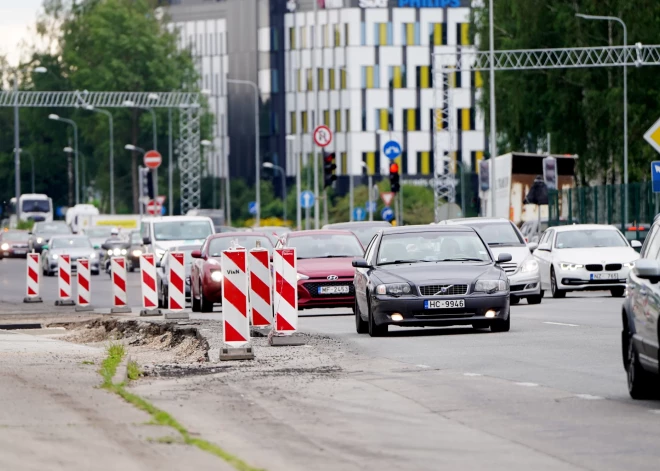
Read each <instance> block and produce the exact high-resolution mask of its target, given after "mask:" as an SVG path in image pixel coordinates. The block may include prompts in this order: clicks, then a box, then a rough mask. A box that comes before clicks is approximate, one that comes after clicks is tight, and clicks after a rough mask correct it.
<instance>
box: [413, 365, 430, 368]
mask: <svg viewBox="0 0 660 471" xmlns="http://www.w3.org/2000/svg"><path fill="white" fill-rule="evenodd" d="M415 366H416V367H417V368H431V367H430V366H429V365H415Z"/></svg>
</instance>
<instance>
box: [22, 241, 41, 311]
mask: <svg viewBox="0 0 660 471" xmlns="http://www.w3.org/2000/svg"><path fill="white" fill-rule="evenodd" d="M40 273H41V256H40V255H39V254H38V253H29V254H28V256H27V293H26V294H27V296H25V298H23V302H24V303H42V302H43V300H42V299H41V296H39V281H40V276H41V275H40Z"/></svg>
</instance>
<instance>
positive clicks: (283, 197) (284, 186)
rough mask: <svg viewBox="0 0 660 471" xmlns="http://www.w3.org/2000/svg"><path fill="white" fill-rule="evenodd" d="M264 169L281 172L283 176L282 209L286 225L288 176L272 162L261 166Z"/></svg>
mask: <svg viewBox="0 0 660 471" xmlns="http://www.w3.org/2000/svg"><path fill="white" fill-rule="evenodd" d="M261 165H262V166H263V168H270V169H273V170H277V171H278V172H280V175H281V176H282V207H283V215H282V216H283V219H284V222H285V223H286V174H285V173H284V169H283V168H282V167H280V166H279V165H275V164H274V163H272V162H264V163H263V164H261Z"/></svg>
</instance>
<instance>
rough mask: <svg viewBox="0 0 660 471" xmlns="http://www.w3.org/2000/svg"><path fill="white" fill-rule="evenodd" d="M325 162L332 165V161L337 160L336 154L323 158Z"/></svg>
mask: <svg viewBox="0 0 660 471" xmlns="http://www.w3.org/2000/svg"><path fill="white" fill-rule="evenodd" d="M323 160H324V161H325V163H326V164H331V163H332V161H333V160H335V154H327V155H326V156H325V157H323Z"/></svg>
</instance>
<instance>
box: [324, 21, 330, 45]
mask: <svg viewBox="0 0 660 471" xmlns="http://www.w3.org/2000/svg"><path fill="white" fill-rule="evenodd" d="M329 46H330V44H329V41H328V25H323V47H329Z"/></svg>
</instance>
